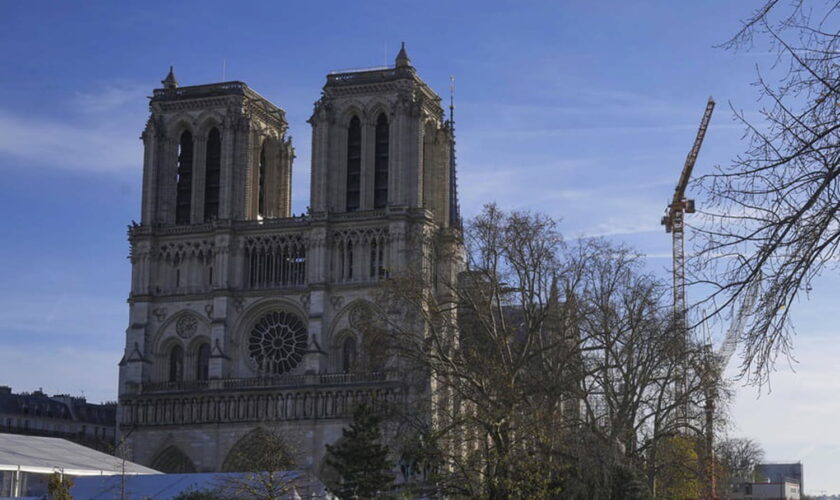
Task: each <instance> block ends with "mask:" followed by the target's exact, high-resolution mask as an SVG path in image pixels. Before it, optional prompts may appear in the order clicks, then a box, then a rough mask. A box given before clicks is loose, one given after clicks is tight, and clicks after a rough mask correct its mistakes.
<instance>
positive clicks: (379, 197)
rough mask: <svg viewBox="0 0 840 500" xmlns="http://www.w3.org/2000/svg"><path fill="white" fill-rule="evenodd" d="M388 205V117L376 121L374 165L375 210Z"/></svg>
mask: <svg viewBox="0 0 840 500" xmlns="http://www.w3.org/2000/svg"><path fill="white" fill-rule="evenodd" d="M387 204H388V117H387V116H385V113H382V114H380V115H379V119H377V120H376V147H375V152H374V165H373V208H385V205H387Z"/></svg>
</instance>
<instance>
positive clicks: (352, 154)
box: [347, 116, 362, 212]
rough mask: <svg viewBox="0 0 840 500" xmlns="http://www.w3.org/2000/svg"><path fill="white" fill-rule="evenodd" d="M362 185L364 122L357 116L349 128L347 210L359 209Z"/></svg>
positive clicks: (351, 121)
mask: <svg viewBox="0 0 840 500" xmlns="http://www.w3.org/2000/svg"><path fill="white" fill-rule="evenodd" d="M361 187H362V124H361V122H360V121H359V118H358V117H357V116H354V117H353V119H351V120H350V127H349V128H348V129H347V211H348V212H353V211H356V210H358V209H359V205H360V202H361Z"/></svg>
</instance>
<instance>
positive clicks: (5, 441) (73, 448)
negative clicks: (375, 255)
mask: <svg viewBox="0 0 840 500" xmlns="http://www.w3.org/2000/svg"><path fill="white" fill-rule="evenodd" d="M123 468H125V472H124V473H125V474H160V472H158V471H156V470H154V469H150V468H148V467H143V466H142V465H139V464H135V463H134V462H129V461H125V462H123V460H122V459H120V458H117V457H114V456H111V455H108V454H107V453H102V452H100V451H96V450H94V449H91V448H88V447H86V446H82V445H80V444H76V443H71V442H70V441H67V440H66V439H60V438H51V437H40V436H24V435H20V434H2V433H0V471H17V470H19V471H21V472H34V473H40V474H51V473H53V472H58V471H61V472H63V473H64V474H69V475H71V476H110V475H115V474H123Z"/></svg>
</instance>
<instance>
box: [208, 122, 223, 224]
mask: <svg viewBox="0 0 840 500" xmlns="http://www.w3.org/2000/svg"><path fill="white" fill-rule="evenodd" d="M221 174H222V137H221V134H219V129H217V128H216V127H213V128H212V129H211V130H210V133H209V134H207V161H206V162H205V167H204V220H205V221H208V220H212V219H216V218H218V217H219V189H220V180H221Z"/></svg>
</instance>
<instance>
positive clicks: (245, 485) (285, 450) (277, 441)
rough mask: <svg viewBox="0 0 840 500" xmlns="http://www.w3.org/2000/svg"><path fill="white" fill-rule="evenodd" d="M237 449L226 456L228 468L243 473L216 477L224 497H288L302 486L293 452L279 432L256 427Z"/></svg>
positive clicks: (262, 499)
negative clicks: (246, 443) (244, 443)
mask: <svg viewBox="0 0 840 500" xmlns="http://www.w3.org/2000/svg"><path fill="white" fill-rule="evenodd" d="M238 450H239V451H238V454H237V455H236V456H234V457H231V458H230V459H229V460H230V463H229V468H231V469H233V470H236V471H240V472H243V473H244V474H243V475H241V476H234V475H230V476H225V477H221V478H220V479H219V480H218V483H219V484H218V488H217V489H218V491H219V493H221V494H222V495H223V496H228V497H231V498H243V499H252V500H280V499H284V498H289V497H290V496H291V495H292V494H293V493H294V492H295V490H296V488H299V487H301V486H302V485H303V484H302V483H303V482H304V481H302V480H301V478H300V477H299V473H297V472H295V471H294V468H295V461H294V451H293V449H292V447H291V445H290V444H289V442H288V440H287V439H286V437H285V436H284V435H283V434H281V433H280V432H279V431H277V430H267V429H258V430H257V431H255V433H254V434H252V435H251V437H250V440H249V446H247V447H239V448H238Z"/></svg>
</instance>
